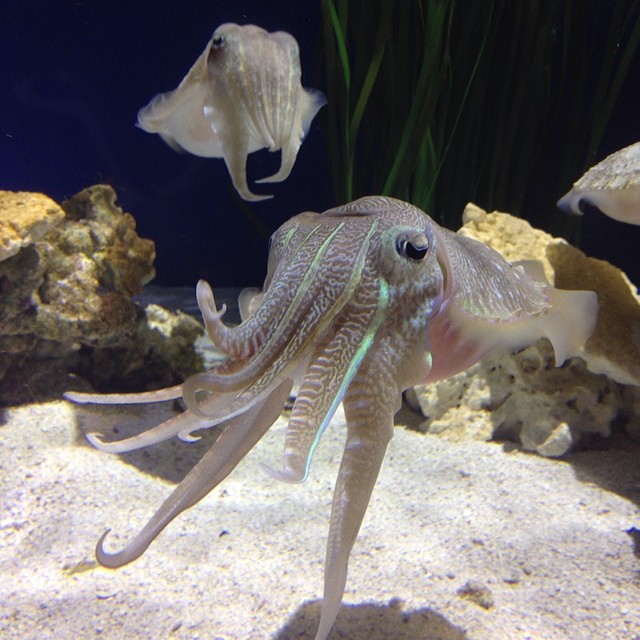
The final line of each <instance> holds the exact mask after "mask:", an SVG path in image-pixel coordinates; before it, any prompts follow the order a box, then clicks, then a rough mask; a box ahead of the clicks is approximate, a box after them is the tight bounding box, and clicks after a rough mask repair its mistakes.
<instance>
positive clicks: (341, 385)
mask: <svg viewBox="0 0 640 640" xmlns="http://www.w3.org/2000/svg"><path fill="white" fill-rule="evenodd" d="M387 305H388V285H387V283H386V282H385V281H384V280H383V279H380V283H379V288H378V290H370V289H359V290H358V291H356V292H355V294H354V299H353V301H352V303H351V304H350V305H349V306H348V307H347V308H346V309H345V310H344V312H343V314H341V316H338V317H337V318H336V321H335V325H336V326H337V329H336V331H335V333H334V334H331V335H330V336H329V337H328V338H326V339H325V340H323V341H321V342H320V344H319V345H318V346H317V347H316V349H315V350H314V352H313V353H312V355H311V358H310V365H309V367H308V368H307V370H306V373H305V375H304V379H303V381H302V383H301V385H300V389H299V390H298V394H297V397H296V401H295V404H294V406H293V410H292V412H291V418H290V420H289V424H288V425H287V435H286V438H285V446H284V454H283V469H282V470H275V469H272V468H270V467H267V466H266V465H263V468H264V469H265V470H266V471H267V472H268V473H270V474H271V475H272V476H274V477H275V478H277V479H278V480H283V481H286V482H304V480H306V478H307V476H308V474H309V467H310V465H311V457H312V456H313V453H314V451H315V449H316V447H317V445H318V442H319V440H320V438H321V437H322V434H323V433H324V430H325V429H326V427H327V426H328V424H329V422H330V421H331V418H332V417H333V415H334V413H335V411H336V409H337V408H338V405H339V404H340V402H341V401H342V399H343V397H344V394H345V391H346V390H347V388H348V387H349V384H350V383H351V381H352V380H353V378H354V376H355V375H356V372H357V371H358V368H359V367H360V364H361V362H362V361H363V359H364V358H365V356H366V355H367V354H368V353H369V351H370V350H371V348H372V346H373V344H374V340H375V337H376V333H377V332H378V329H379V328H380V326H381V325H382V323H383V321H384V318H385V312H386V310H387Z"/></svg>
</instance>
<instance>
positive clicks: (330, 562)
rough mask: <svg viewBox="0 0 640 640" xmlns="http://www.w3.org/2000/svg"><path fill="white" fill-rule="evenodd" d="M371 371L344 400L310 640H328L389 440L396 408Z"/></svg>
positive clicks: (393, 390) (381, 378)
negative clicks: (342, 436)
mask: <svg viewBox="0 0 640 640" xmlns="http://www.w3.org/2000/svg"><path fill="white" fill-rule="evenodd" d="M371 368H373V369H374V370H375V369H376V367H373V366H372V367H371ZM377 369H378V370H377V371H374V372H373V373H375V375H374V376H373V377H372V376H371V373H372V371H371V370H370V371H366V372H361V373H359V374H358V376H357V377H356V378H355V379H354V381H353V383H352V384H351V386H350V387H349V390H348V391H347V393H346V394H345V398H344V412H345V417H346V419H347V438H346V442H345V449H344V453H343V456H342V461H341V463H340V470H339V471H338V479H337V482H336V488H335V490H334V493H333V504H332V507H331V521H330V525H329V539H328V542H327V556H326V562H325V570H324V596H323V599H322V609H321V613H320V625H319V628H318V632H317V634H316V640H323V639H324V638H326V637H327V636H328V635H329V631H330V630H331V627H332V626H333V623H334V622H335V619H336V616H337V615H338V610H339V609H340V603H341V602H342V596H343V594H344V588H345V584H346V581H347V570H348V563H349V555H350V553H351V549H352V548H353V545H354V543H355V541H356V537H357V535H358V531H359V530H360V525H361V524H362V519H363V518H364V514H365V513H366V511H367V506H368V505H369V499H370V497H371V493H372V491H373V487H374V485H375V483H376V480H377V478H378V473H379V471H380V467H381V466H382V461H383V459H384V455H385V452H386V450H387V445H388V443H389V441H390V440H391V437H392V436H393V415H394V414H395V412H396V411H397V410H398V409H399V408H400V394H399V392H398V389H397V387H396V384H395V382H394V381H393V380H390V379H388V378H387V375H386V374H385V372H384V371H383V370H381V369H380V368H379V367H378V368H377ZM372 382H373V384H372Z"/></svg>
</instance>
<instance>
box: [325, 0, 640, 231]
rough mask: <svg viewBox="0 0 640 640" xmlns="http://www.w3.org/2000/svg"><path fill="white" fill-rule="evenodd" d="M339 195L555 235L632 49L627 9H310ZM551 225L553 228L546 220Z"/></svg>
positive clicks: (375, 5) (415, 3) (638, 31)
mask: <svg viewBox="0 0 640 640" xmlns="http://www.w3.org/2000/svg"><path fill="white" fill-rule="evenodd" d="M322 13H323V30H324V31H323V43H324V52H323V53H324V59H325V61H326V87H327V94H328V100H329V104H328V110H327V113H326V118H325V123H326V128H327V132H328V148H329V154H330V158H331V164H332V175H333V181H334V186H335V189H336V197H337V198H338V199H339V200H351V199H352V198H354V197H358V196H361V195H364V194H367V193H381V194H384V195H392V196H395V197H399V198H403V199H405V200H410V201H411V202H413V203H414V204H416V205H417V206H419V207H421V208H423V209H426V210H428V211H432V212H433V213H434V215H436V216H437V217H438V218H439V219H440V220H441V221H442V222H443V223H444V224H447V225H448V226H458V225H459V220H460V212H461V210H462V208H463V206H464V204H465V203H466V202H467V201H469V200H474V201H476V202H477V203H478V204H480V205H481V206H484V207H486V208H490V209H493V208H497V209H502V210H508V211H511V212H513V213H516V214H518V215H523V216H525V217H527V218H529V219H530V220H531V221H532V222H534V223H536V224H539V225H542V226H547V227H553V226H555V227H556V228H555V229H554V231H556V232H564V233H565V234H566V233H568V232H569V231H570V230H569V229H568V228H566V227H565V228H558V225H559V224H562V223H563V222H564V220H563V219H562V218H561V217H560V218H559V217H558V216H557V213H556V211H555V204H554V203H555V201H556V200H557V198H558V197H559V196H560V195H561V194H562V193H564V192H565V191H566V189H567V188H568V186H570V184H571V183H572V182H573V181H574V180H575V178H576V177H577V176H579V175H580V174H581V173H582V171H583V170H584V168H585V167H586V166H588V165H589V164H593V161H594V160H595V159H596V154H597V153H598V149H599V147H600V145H601V143H602V139H603V136H604V134H605V132H606V128H607V125H608V123H609V121H610V118H611V115H612V113H613V109H614V107H615V105H616V103H617V101H618V97H619V95H620V92H621V90H622V88H623V86H624V83H625V81H628V80H629V79H630V75H629V71H630V69H631V68H632V63H633V62H634V57H635V56H637V53H638V47H639V43H640V13H639V11H638V8H637V3H636V2H634V0H621V1H620V2H616V3H602V2H598V1H596V0H584V1H582V2H580V3H579V4H578V3H577V2H575V1H572V0H556V1H553V2H544V3H543V2H535V1H534V2H527V3H514V2H508V1H507V0H487V1H486V2H475V3H465V4H464V5H463V4H462V3H456V2H455V0H385V1H384V2H382V1H381V0H378V1H376V0H373V1H372V0H367V1H366V2H364V1H363V0H323V2H322ZM557 221H558V222H557Z"/></svg>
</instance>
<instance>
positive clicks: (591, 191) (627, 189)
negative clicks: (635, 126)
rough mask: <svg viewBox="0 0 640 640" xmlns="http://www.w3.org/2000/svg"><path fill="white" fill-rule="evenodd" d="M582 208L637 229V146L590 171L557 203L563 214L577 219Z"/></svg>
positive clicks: (639, 214)
mask: <svg viewBox="0 0 640 640" xmlns="http://www.w3.org/2000/svg"><path fill="white" fill-rule="evenodd" d="M585 204H587V205H591V206H592V207H597V208H598V209H599V210H600V211H601V212H602V213H604V214H605V215H606V216H609V217H610V218H613V219H614V220H618V221H620V222H626V223H628V224H639V225H640V142H636V143H635V144H632V145H629V146H628V147H625V148H624V149H620V150H619V151H616V152H615V153H612V154H611V155H610V156H607V157H606V158H605V159H604V160H602V161H601V162H598V164H597V165H595V166H594V167H591V169H589V170H588V171H587V172H586V173H585V174H584V175H583V176H582V177H581V178H580V179H579V180H577V181H576V182H574V184H573V187H572V188H571V190H570V191H569V192H568V193H566V194H565V195H564V196H562V198H560V200H558V202H557V206H558V208H560V209H561V210H562V211H564V212H565V213H575V214H577V215H582V214H583V213H584V211H583V207H584V205H585Z"/></svg>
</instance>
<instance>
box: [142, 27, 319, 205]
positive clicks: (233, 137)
mask: <svg viewBox="0 0 640 640" xmlns="http://www.w3.org/2000/svg"><path fill="white" fill-rule="evenodd" d="M300 76H301V72H300V55H299V48H298V43H297V42H296V39H295V38H294V37H293V36H292V35H290V34H288V33H286V32H284V31H277V32H274V33H268V32H267V31H265V30H264V29H262V28H260V27H257V26H254V25H244V26H239V25H237V24H233V23H228V24H223V25H221V26H220V27H218V28H217V29H216V30H215V32H214V33H213V37H212V38H211V40H210V41H209V42H208V44H207V46H206V48H205V50H204V51H203V53H202V55H201V56H200V57H199V58H198V59H197V60H196V62H195V64H194V65H193V66H192V67H191V69H190V70H189V73H188V74H187V75H186V76H185V78H184V79H183V80H182V82H181V83H180V85H179V86H178V88H177V89H176V90H175V91H170V92H168V93H161V94H159V95H157V96H156V97H155V98H153V99H152V100H151V102H150V103H149V104H148V105H147V106H146V107H144V108H143V109H141V110H140V112H139V113H138V125H139V126H140V127H141V128H142V129H144V130H145V131H148V132H149V133H158V134H159V135H160V137H161V138H162V139H163V140H164V141H165V142H166V143H167V144H168V145H169V146H171V147H173V148H174V149H175V150H176V151H181V150H185V151H188V152H189V153H193V154H195V155H197V156H204V157H206V158H224V160H225V162H226V164H227V168H228V169H229V174H230V175H231V179H232V180H233V185H234V187H235V188H236V190H237V191H238V193H239V194H240V196H241V197H242V198H244V199H245V200H265V199H267V198H271V197H272V196H269V195H256V194H254V193H252V192H251V190H250V189H249V186H248V184H247V175H246V163H247V155H248V154H249V153H252V152H253V151H257V150H258V149H263V148H267V149H269V150H270V151H277V150H278V149H281V150H282V159H281V164H280V169H279V171H278V172H277V173H275V174H274V175H272V176H270V177H268V178H263V179H262V180H258V182H282V181H283V180H285V179H286V178H287V177H288V176H289V174H290V173H291V169H292V168H293V165H294V164H295V161H296V156H297V155H298V149H299V148H300V145H301V144H302V140H303V139H304V136H305V135H306V133H307V131H308V130H309V127H310V125H311V121H312V120H313V118H314V117H315V115H316V113H318V110H319V109H320V108H321V107H322V106H323V105H324V104H326V99H325V97H324V95H323V94H322V93H321V92H320V91H316V90H315V89H303V88H302V85H301V83H300Z"/></svg>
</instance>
